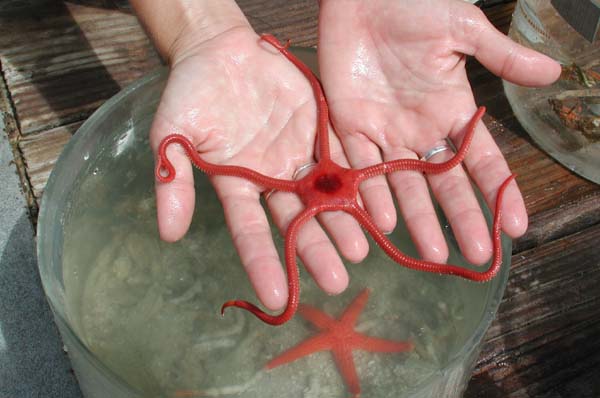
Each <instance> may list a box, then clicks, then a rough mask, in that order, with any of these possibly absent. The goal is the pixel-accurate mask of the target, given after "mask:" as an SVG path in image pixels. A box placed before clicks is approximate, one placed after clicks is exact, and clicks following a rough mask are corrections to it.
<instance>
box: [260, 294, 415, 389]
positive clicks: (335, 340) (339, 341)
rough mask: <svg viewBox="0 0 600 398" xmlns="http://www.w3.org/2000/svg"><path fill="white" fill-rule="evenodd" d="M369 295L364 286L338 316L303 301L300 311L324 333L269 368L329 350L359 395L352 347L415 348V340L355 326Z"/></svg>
mask: <svg viewBox="0 0 600 398" xmlns="http://www.w3.org/2000/svg"><path fill="white" fill-rule="evenodd" d="M368 299H369V289H365V290H363V291H362V292H361V293H360V294H359V295H358V296H357V297H356V298H355V299H354V301H353V302H352V303H351V304H350V305H349V306H348V308H346V310H345V311H344V313H343V314H342V316H341V317H340V318H339V319H337V320H336V319H333V318H332V317H330V316H329V315H327V314H326V313H324V312H322V311H321V310H319V309H317V308H314V307H311V306H308V305H304V304H302V305H300V306H299V308H298V311H299V313H300V315H301V316H302V317H303V318H304V319H306V320H308V321H309V322H311V323H312V324H313V325H315V326H316V327H317V328H318V329H319V330H320V331H321V333H319V334H318V335H316V336H313V337H311V338H309V339H307V340H304V341H303V342H301V343H300V344H298V345H297V346H295V347H293V348H290V349H289V350H287V351H286V352H284V353H283V354H281V355H279V356H278V357H276V358H274V359H273V360H271V361H270V362H269V363H268V364H267V366H266V367H267V369H273V368H275V367H277V366H279V365H283V364H286V363H289V362H293V361H295V360H296V359H298V358H301V357H304V356H307V355H310V354H313V353H315V352H319V351H324V350H330V351H331V352H332V353H333V357H334V358H335V361H336V363H337V366H338V368H339V369H340V372H341V373H342V377H343V378H344V380H345V382H346V384H347V385H348V388H349V390H350V392H351V393H352V396H353V397H358V396H359V394H360V382H359V380H358V375H357V374H356V367H355V366H354V358H353V357H352V351H353V350H364V351H370V352H405V351H410V350H412V348H413V344H412V343H410V342H405V341H402V342H400V341H391V340H384V339H380V338H377V337H371V336H366V335H364V334H362V333H358V332H356V331H355V330H354V325H355V323H356V321H357V320H358V317H359V316H360V313H361V312H362V310H363V308H364V307H365V304H366V303H367V300H368Z"/></svg>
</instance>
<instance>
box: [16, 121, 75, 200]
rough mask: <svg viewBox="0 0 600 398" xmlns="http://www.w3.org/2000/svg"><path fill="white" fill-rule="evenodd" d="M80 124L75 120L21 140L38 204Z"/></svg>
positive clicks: (20, 143) (21, 147)
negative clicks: (57, 162)
mask: <svg viewBox="0 0 600 398" xmlns="http://www.w3.org/2000/svg"><path fill="white" fill-rule="evenodd" d="M80 125H81V122H75V123H71V124H68V125H66V126H60V127H56V128H54V129H51V130H47V131H44V132H42V133H38V134H29V135H27V136H25V137H24V138H23V139H21V140H20V141H19V149H20V150H21V153H22V154H23V158H24V159H25V166H26V168H27V175H28V177H29V182H30V185H31V188H32V191H33V195H34V196H35V198H36V200H37V201H38V205H39V199H40V198H41V197H42V193H43V191H44V187H45V186H46V181H48V178H49V177H50V173H51V172H52V168H53V167H54V164H55V163H56V161H57V160H58V156H59V155H60V153H61V151H62V149H63V147H64V146H65V145H66V144H67V142H69V140H70V139H71V136H72V135H73V134H74V133H75V131H77V129H78V128H79V126H80Z"/></svg>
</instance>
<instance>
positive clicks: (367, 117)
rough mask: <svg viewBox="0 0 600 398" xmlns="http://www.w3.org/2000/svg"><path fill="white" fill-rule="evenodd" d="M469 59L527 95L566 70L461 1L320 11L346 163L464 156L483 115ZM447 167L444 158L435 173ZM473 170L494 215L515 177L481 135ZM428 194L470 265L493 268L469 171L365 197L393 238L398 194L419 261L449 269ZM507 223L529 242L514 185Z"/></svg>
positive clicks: (380, 1) (406, 175) (351, 4)
mask: <svg viewBox="0 0 600 398" xmlns="http://www.w3.org/2000/svg"><path fill="white" fill-rule="evenodd" d="M465 55H474V56H475V57H476V58H477V59H478V60H479V61H480V62H481V63H482V64H483V65H485V66H486V67H487V68H488V69H490V70H491V71H492V72H494V73H496V74H498V75H500V76H501V77H503V78H506V79H508V80H511V81H513V82H515V83H518V84H523V85H544V84H549V83H551V82H553V81H554V80H556V79H557V78H558V75H559V73H560V67H559V66H558V64H556V63H555V62H554V61H552V60H550V59H549V58H547V57H545V56H543V55H541V54H538V53H536V52H534V51H532V50H528V49H526V48H524V47H521V46H518V45H517V44H515V43H513V42H512V41H510V40H509V39H508V38H507V37H506V36H504V35H503V34H501V33H500V32H498V31H497V30H495V29H494V28H493V26H492V25H491V24H490V23H489V21H487V19H486V18H485V16H484V15H483V13H481V11H480V10H479V9H477V8H476V7H474V6H472V5H469V4H466V3H465V2H464V1H460V0H401V1H399V0H370V1H355V0H322V1H321V11H320V17H319V63H320V72H321V76H322V80H323V86H324V89H325V93H326V95H327V99H328V102H329V105H330V112H331V118H332V122H333V125H334V127H335V129H336V131H337V133H338V136H339V137H340V139H341V142H342V145H343V147H344V151H345V153H346V156H347V158H348V159H349V161H350V163H351V164H352V165H353V166H354V167H365V166H367V165H370V164H374V163H378V162H381V161H382V160H392V159H399V158H418V157H420V156H423V154H425V153H426V152H427V151H428V150H429V149H431V148H433V147H435V146H436V145H440V144H441V143H443V142H444V141H443V140H444V139H446V138H448V139H450V140H451V141H452V142H453V143H454V145H455V146H457V147H458V146H459V145H460V143H461V139H462V136H463V134H464V127H465V126H466V124H467V122H468V121H469V120H470V118H471V117H472V116H473V114H474V113H475V110H476V104H475V100H474V98H473V93H472V90H471V87H470V85H469V82H468V80H467V76H466V72H465ZM451 156H452V153H448V151H446V152H442V153H440V154H438V155H436V156H435V157H433V158H432V159H431V160H430V161H435V162H441V161H444V160H447V159H448V158H449V157H451ZM465 165H466V168H467V170H468V173H469V175H470V176H471V177H472V178H473V179H474V181H475V183H476V184H477V185H478V187H479V188H480V189H481V191H482V192H483V194H484V196H485V198H486V200H487V202H488V204H489V205H490V206H493V204H494V202H495V198H496V193H497V190H498V188H499V186H500V185H501V183H502V182H503V181H504V180H505V179H506V178H507V177H508V176H509V174H510V172H509V169H508V166H507V164H506V161H505V160H504V157H503V156H502V154H501V153H500V150H499V149H498V147H497V145H496V144H495V142H494V141H493V139H492V137H491V135H490V134H489V132H488V131H487V129H486V128H485V126H484V125H483V123H480V124H479V126H478V128H477V131H476V133H475V138H474V140H473V144H472V147H471V150H470V152H469V154H468V155H467V157H466V159H465ZM390 188H391V190H390ZM429 188H431V191H432V192H433V194H434V195H435V197H436V198H437V200H438V201H439V203H440V204H441V206H442V208H443V210H444V213H445V214H446V216H447V218H448V220H449V221H450V224H451V226H452V229H453V231H454V234H455V236H456V237H457V240H458V243H459V246H460V248H461V251H462V252H463V254H464V255H465V256H466V257H467V259H469V260H470V261H471V262H474V263H483V262H485V261H487V260H488V259H489V257H490V256H491V247H492V245H491V240H490V238H489V235H488V232H487V228H486V224H485V220H484V217H483V215H482V212H481V210H480V208H479V205H478V203H477V200H476V198H475V195H474V193H473V190H472V189H471V185H470V182H469V178H468V176H467V173H466V172H465V170H464V169H462V168H459V167H457V168H455V169H453V170H452V171H450V172H447V173H444V174H442V175H431V176H423V175H422V174H420V173H417V172H409V171H407V172H397V173H394V174H392V175H391V176H390V177H389V178H388V179H387V180H386V179H385V178H384V177H380V178H379V179H372V180H371V181H368V182H365V183H363V186H362V187H361V195H362V197H363V199H364V201H365V204H366V206H367V208H368V210H369V212H370V213H371V214H372V215H373V217H374V219H375V221H376V223H377V224H378V225H379V227H380V228H382V229H383V230H387V231H391V230H392V229H393V228H394V226H395V223H396V213H395V209H394V205H393V201H392V195H391V191H393V192H394V194H395V195H396V197H397V198H398V203H399V206H400V211H401V213H402V214H403V216H404V219H405V221H406V223H407V226H408V228H409V230H410V232H411V235H412V237H413V240H414V241H415V243H416V245H417V248H418V250H419V252H420V253H421V255H422V256H423V257H424V258H425V259H427V260H431V261H438V262H443V261H445V260H446V258H447V255H448V249H447V246H446V243H445V242H444V239H443V235H442V232H441V228H440V226H439V222H438V220H437V217H436V215H435V212H434V209H433V205H432V202H431V198H430V195H429V191H428V189H429ZM502 211H503V220H502V228H503V229H504V231H505V232H507V233H508V234H509V235H511V236H513V237H517V236H520V235H522V234H523V233H524V232H525V229H526V228H527V214H526V211H525V207H524V204H523V199H522V197H521V194H520V192H519V190H518V188H517V186H516V183H514V182H513V183H512V184H511V186H509V187H508V189H507V190H506V196H505V200H504V203H503V209H502Z"/></svg>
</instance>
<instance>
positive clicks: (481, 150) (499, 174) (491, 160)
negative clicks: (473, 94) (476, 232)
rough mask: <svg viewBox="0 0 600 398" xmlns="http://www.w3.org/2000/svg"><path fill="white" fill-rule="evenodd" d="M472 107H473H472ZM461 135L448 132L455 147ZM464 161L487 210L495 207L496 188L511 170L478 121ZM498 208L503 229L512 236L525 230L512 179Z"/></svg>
mask: <svg viewBox="0 0 600 398" xmlns="http://www.w3.org/2000/svg"><path fill="white" fill-rule="evenodd" d="M473 109H475V108H474V107H473ZM463 134H464V132H463V131H460V132H452V133H451V134H450V137H451V138H452V141H453V142H454V143H455V145H456V146H460V143H461V142H462V136H463ZM464 164H465V166H466V167H467V170H468V171H469V175H470V176H471V177H472V178H473V180H474V181H475V184H476V185H477V186H478V187H479V189H480V191H481V192H482V194H483V196H484V198H485V200H486V202H487V204H488V206H489V207H490V209H494V208H495V204H496V199H497V198H496V195H497V193H498V189H499V188H500V185H502V183H503V182H504V180H506V179H507V178H508V177H509V176H510V175H511V174H512V173H511V171H510V169H509V167H508V164H507V163H506V160H505V159H504V156H503V155H502V152H501V151H500V148H498V145H497V144H496V142H495V141H494V139H493V137H492V136H491V134H490V133H489V131H488V129H487V128H486V127H485V124H484V123H483V122H479V123H478V124H477V127H476V129H475V134H474V136H473V141H472V142H471V147H470V149H469V152H468V153H467V156H466V157H465V160H464ZM501 211H502V230H503V231H504V232H505V233H506V234H508V235H509V236H510V237H512V238H518V237H520V236H522V235H523V234H524V233H525V231H526V230H527V224H528V220H527V210H526V208H525V202H524V200H523V196H522V195H521V191H520V190H519V187H518V186H517V183H516V182H515V181H513V182H511V183H510V185H509V186H508V187H507V188H506V190H505V191H504V199H503V200H502V209H501Z"/></svg>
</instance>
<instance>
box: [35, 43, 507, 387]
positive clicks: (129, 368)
mask: <svg viewBox="0 0 600 398" xmlns="http://www.w3.org/2000/svg"><path fill="white" fill-rule="evenodd" d="M294 51H295V52H296V53H297V54H298V55H299V56H300V57H301V58H302V59H303V60H304V61H305V62H306V63H308V64H309V65H310V66H311V67H313V68H314V67H315V65H316V53H315V52H314V51H313V50H308V49H304V50H302V49H295V50H294ZM166 74H167V71H166V70H161V71H157V72H156V73H154V74H152V75H149V76H147V77H145V78H143V79H141V80H140V81H137V82H136V83H134V84H132V85H131V86H129V87H127V88H126V89H124V90H123V91H122V92H121V93H119V94H118V95H116V96H115V97H114V98H112V99H111V100H109V101H107V102H106V103H105V104H104V105H103V106H102V107H100V109H98V111H96V112H95V113H94V114H93V115H92V116H91V117H90V118H89V119H88V120H87V121H86V122H85V123H84V124H83V125H82V126H81V128H80V129H79V131H78V132H77V133H76V134H75V136H74V137H73V139H72V140H71V141H70V142H69V144H68V145H67V147H66V148H65V150H64V152H63V153H62V155H61V157H60V159H59V161H58V162H57V164H56V167H55V168H54V171H53V173H52V175H51V177H50V179H49V181H48V184H47V187H46V191H45V193H44V199H43V202H42V208H41V211H40V215H39V224H38V260H39V261H38V263H39V269H40V274H41V279H42V283H43V286H44V289H45V292H46V295H47V297H48V300H49V303H50V306H51V308H52V310H53V312H54V315H55V319H56V323H57V325H58V327H59V329H60V332H61V334H62V337H63V339H64V343H65V347H66V348H67V349H68V353H69V356H70V358H71V360H72V363H73V368H74V370H75V373H76V375H77V378H78V380H79V383H80V386H81V390H82V391H83V394H84V395H85V396H86V397H87V398H96V397H98V398H100V397H102V398H104V397H107V396H110V397H194V396H227V397H233V396H240V397H261V398H266V397H281V396H286V397H296V396H298V397H311V396H314V397H345V396H348V389H347V387H346V385H345V382H344V379H343V378H342V377H341V376H340V373H339V371H338V369H337V367H336V364H335V362H334V360H333V358H332V356H331V354H330V353H329V352H321V353H316V354H313V355H308V356H305V357H303V358H300V359H298V360H296V361H293V362H291V363H289V364H286V365H282V366H279V367H276V368H274V369H271V370H265V365H266V363H267V362H268V361H270V360H271V359H273V358H274V357H276V356H278V355H279V354H281V353H282V352H284V351H285V350H287V349H289V348H291V347H293V346H295V345H296V344H298V343H299V342H300V341H303V340H305V339H307V338H309V337H311V336H313V335H315V334H316V333H317V331H316V330H315V328H314V327H313V325H311V324H310V322H307V321H306V320H305V319H304V318H303V317H302V316H300V315H296V317H295V318H293V319H292V320H291V321H290V322H288V323H287V324H285V325H284V326H280V327H272V326H268V325H265V324H263V323H262V322H260V321H258V320H257V319H255V318H254V317H253V316H252V315H250V314H248V313H246V312H243V311H241V310H237V309H229V310H228V311H227V312H226V313H225V316H224V317H221V316H220V314H219V309H220V305H221V304H222V303H223V302H224V301H226V300H228V299H233V298H236V299H248V300H250V301H252V302H256V298H255V296H254V294H253V292H252V289H251V287H250V283H249V281H248V280H247V278H246V276H245V273H244V272H243V269H242V266H241V265H240V262H239V259H238V257H237V254H236V252H235V250H234V249H233V246H232V243H231V238H230V236H229V233H228V231H227V229H226V227H225V222H224V220H223V216H222V209H221V206H220V203H219V201H218V200H217V198H216V196H215V194H214V192H213V190H212V187H211V186H210V184H209V182H208V180H207V178H205V176H204V175H202V173H196V175H195V178H196V184H197V186H196V190H197V193H198V195H197V197H198V201H197V204H196V215H195V216H194V221H193V223H192V227H191V229H190V232H188V234H187V235H186V237H185V238H184V239H183V240H182V241H180V242H178V243H174V244H169V243H165V242H161V241H160V240H159V238H158V233H157V228H156V221H155V217H154V214H155V201H154V189H153V185H154V176H153V156H152V153H151V151H150V149H149V146H148V140H147V135H148V128H149V126H150V123H151V120H152V117H153V114H154V112H155V110H156V107H157V104H158V100H159V97H160V93H161V91H162V89H163V87H164V84H165V80H166ZM438 210H439V209H438ZM485 214H486V217H487V219H488V223H489V222H490V218H491V217H490V214H489V211H488V210H487V208H486V209H485ZM439 215H440V220H441V221H442V223H443V224H442V225H444V226H445V228H444V231H445V233H446V235H447V240H448V244H449V246H450V252H451V256H450V259H449V261H450V262H452V263H455V264H466V263H465V260H464V259H463V258H462V257H461V255H460V253H459V252H458V249H457V245H456V242H455V240H454V238H453V237H452V234H451V230H450V228H449V227H448V225H447V222H446V221H445V219H444V217H443V214H442V213H441V212H439ZM273 231H274V232H273V233H274V235H275V236H276V243H277V244H278V245H279V247H281V246H282V239H281V237H279V235H278V234H277V232H276V231H275V229H274V230H273ZM391 239H392V240H393V241H394V242H395V243H396V244H397V245H398V246H399V247H400V248H401V250H403V251H405V252H406V253H408V254H410V255H413V256H414V255H416V250H415V248H414V246H413V245H412V243H411V242H410V238H409V237H408V234H407V232H406V229H405V227H404V225H403V224H402V223H401V222H400V223H399V225H398V226H397V228H396V230H395V232H394V233H393V234H392V235H391ZM503 256H504V264H503V266H502V268H501V271H500V272H499V274H498V275H497V276H496V277H495V278H494V279H493V280H492V281H490V282H488V283H474V282H470V281H466V280H463V279H460V278H456V277H451V276H441V275H434V274H427V273H422V272H418V271H413V270H409V269H406V268H404V267H401V266H399V265H398V264H396V263H394V262H392V261H391V260H390V259H388V258H387V257H386V256H385V255H384V254H383V253H382V251H381V250H380V249H379V248H378V247H377V246H376V245H374V244H371V253H370V254H369V256H368V258H367V259H366V260H365V261H364V262H363V263H361V264H347V268H348V271H349V274H350V278H351V281H350V286H349V288H348V289H347V290H346V291H345V292H344V293H342V294H340V295H338V296H327V295H326V294H324V293H323V292H322V291H321V290H320V289H319V288H318V287H317V286H316V285H315V283H314V282H313V281H312V279H311V278H310V277H309V276H307V275H306V274H307V273H306V272H305V271H304V268H303V266H302V265H301V264H299V267H300V270H301V296H300V300H301V302H302V303H307V304H310V305H312V306H314V307H318V308H319V310H321V311H323V312H325V313H327V314H329V315H330V316H332V317H338V316H339V315H340V314H341V312H342V311H343V310H344V308H346V307H347V306H348V305H349V304H350V303H351V302H352V300H353V299H354V298H355V297H356V296H357V295H358V294H359V293H360V292H362V291H364V289H366V288H368V289H369V290H370V296H369V299H368V302H367V304H366V307H365V309H364V310H363V312H362V313H361V315H360V317H359V318H358V321H357V324H356V330H357V331H359V332H361V333H364V334H367V335H371V336H377V337H380V338H384V339H388V340H394V341H407V342H411V343H412V344H413V346H414V348H413V349H412V350H410V351H407V352H403V353H383V354H382V353H371V352H365V351H354V354H353V359H354V363H355V366H356V369H357V373H358V378H359V380H360V385H361V388H362V392H363V394H364V395H365V396H369V397H373V398H376V397H388V396H389V397H392V396H393V397H436V398H444V397H459V396H460V395H461V394H462V392H463V391H464V389H465V387H466V383H467V381H468V380H469V378H470V374H471V371H472V367H473V365H474V363H475V360H476V358H477V355H478V352H479V347H480V343H481V340H482V338H483V336H484V334H485V332H486V330H487V328H488V327H489V325H490V323H491V321H492V319H493V318H494V316H495V313H496V310H497V308H498V305H499V303H500V300H501V297H502V294H503V291H504V288H505V285H506V281H507V277H508V271H509V263H510V256H511V241H510V240H509V239H507V238H506V237H504V238H503ZM465 266H467V265H465Z"/></svg>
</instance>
